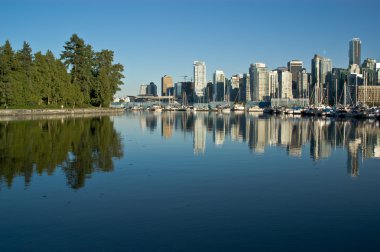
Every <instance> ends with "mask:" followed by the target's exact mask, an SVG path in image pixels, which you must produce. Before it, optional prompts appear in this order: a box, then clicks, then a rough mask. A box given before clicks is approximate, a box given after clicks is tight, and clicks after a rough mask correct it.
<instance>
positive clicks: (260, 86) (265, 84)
mask: <svg viewBox="0 0 380 252" xmlns="http://www.w3.org/2000/svg"><path fill="white" fill-rule="evenodd" d="M269 89H270V88H269V71H268V69H267V67H266V65H265V64H264V63H256V64H254V65H253V92H252V93H253V97H252V100H254V101H269V100H270V90H269Z"/></svg>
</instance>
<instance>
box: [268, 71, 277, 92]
mask: <svg viewBox="0 0 380 252" xmlns="http://www.w3.org/2000/svg"><path fill="white" fill-rule="evenodd" d="M279 91H280V90H279V89H278V72H277V71H276V70H274V71H269V94H270V96H271V98H280V93H279Z"/></svg>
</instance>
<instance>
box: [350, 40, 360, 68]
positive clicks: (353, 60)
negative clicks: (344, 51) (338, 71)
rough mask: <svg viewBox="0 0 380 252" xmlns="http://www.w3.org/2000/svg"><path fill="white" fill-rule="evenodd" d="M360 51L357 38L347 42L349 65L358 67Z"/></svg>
mask: <svg viewBox="0 0 380 252" xmlns="http://www.w3.org/2000/svg"><path fill="white" fill-rule="evenodd" d="M361 50H362V42H361V40H360V39H359V38H353V39H352V40H351V41H350V42H349V50H348V57H349V65H350V66H351V65H352V64H356V65H359V66H360V63H361Z"/></svg>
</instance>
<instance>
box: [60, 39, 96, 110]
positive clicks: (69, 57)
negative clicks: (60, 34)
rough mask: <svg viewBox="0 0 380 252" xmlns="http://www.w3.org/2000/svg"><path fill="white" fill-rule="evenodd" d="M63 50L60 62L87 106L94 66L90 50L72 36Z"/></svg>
mask: <svg viewBox="0 0 380 252" xmlns="http://www.w3.org/2000/svg"><path fill="white" fill-rule="evenodd" d="M64 49H65V50H64V51H63V52H62V54H61V60H63V63H64V64H65V66H66V67H67V68H68V69H69V70H71V83H73V84H75V85H78V86H79V87H80V90H81V92H82V95H83V100H84V102H85V103H86V104H89V103H90V92H91V86H92V81H93V78H92V77H93V76H92V68H93V64H94V61H93V56H94V53H93V51H92V48H91V46H90V45H86V44H85V43H84V40H83V39H81V38H79V37H78V35H76V34H73V35H72V36H71V38H70V40H69V41H67V42H66V43H65V46H64Z"/></svg>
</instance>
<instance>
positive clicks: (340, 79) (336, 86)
mask: <svg viewBox="0 0 380 252" xmlns="http://www.w3.org/2000/svg"><path fill="white" fill-rule="evenodd" d="M348 75H349V71H348V70H347V69H343V68H333V69H332V81H331V87H330V88H329V91H330V94H329V103H330V104H331V105H338V104H343V105H345V104H347V102H348V101H347V100H346V98H347V96H346V95H345V94H346V93H347V90H348V89H347V76H348Z"/></svg>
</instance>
